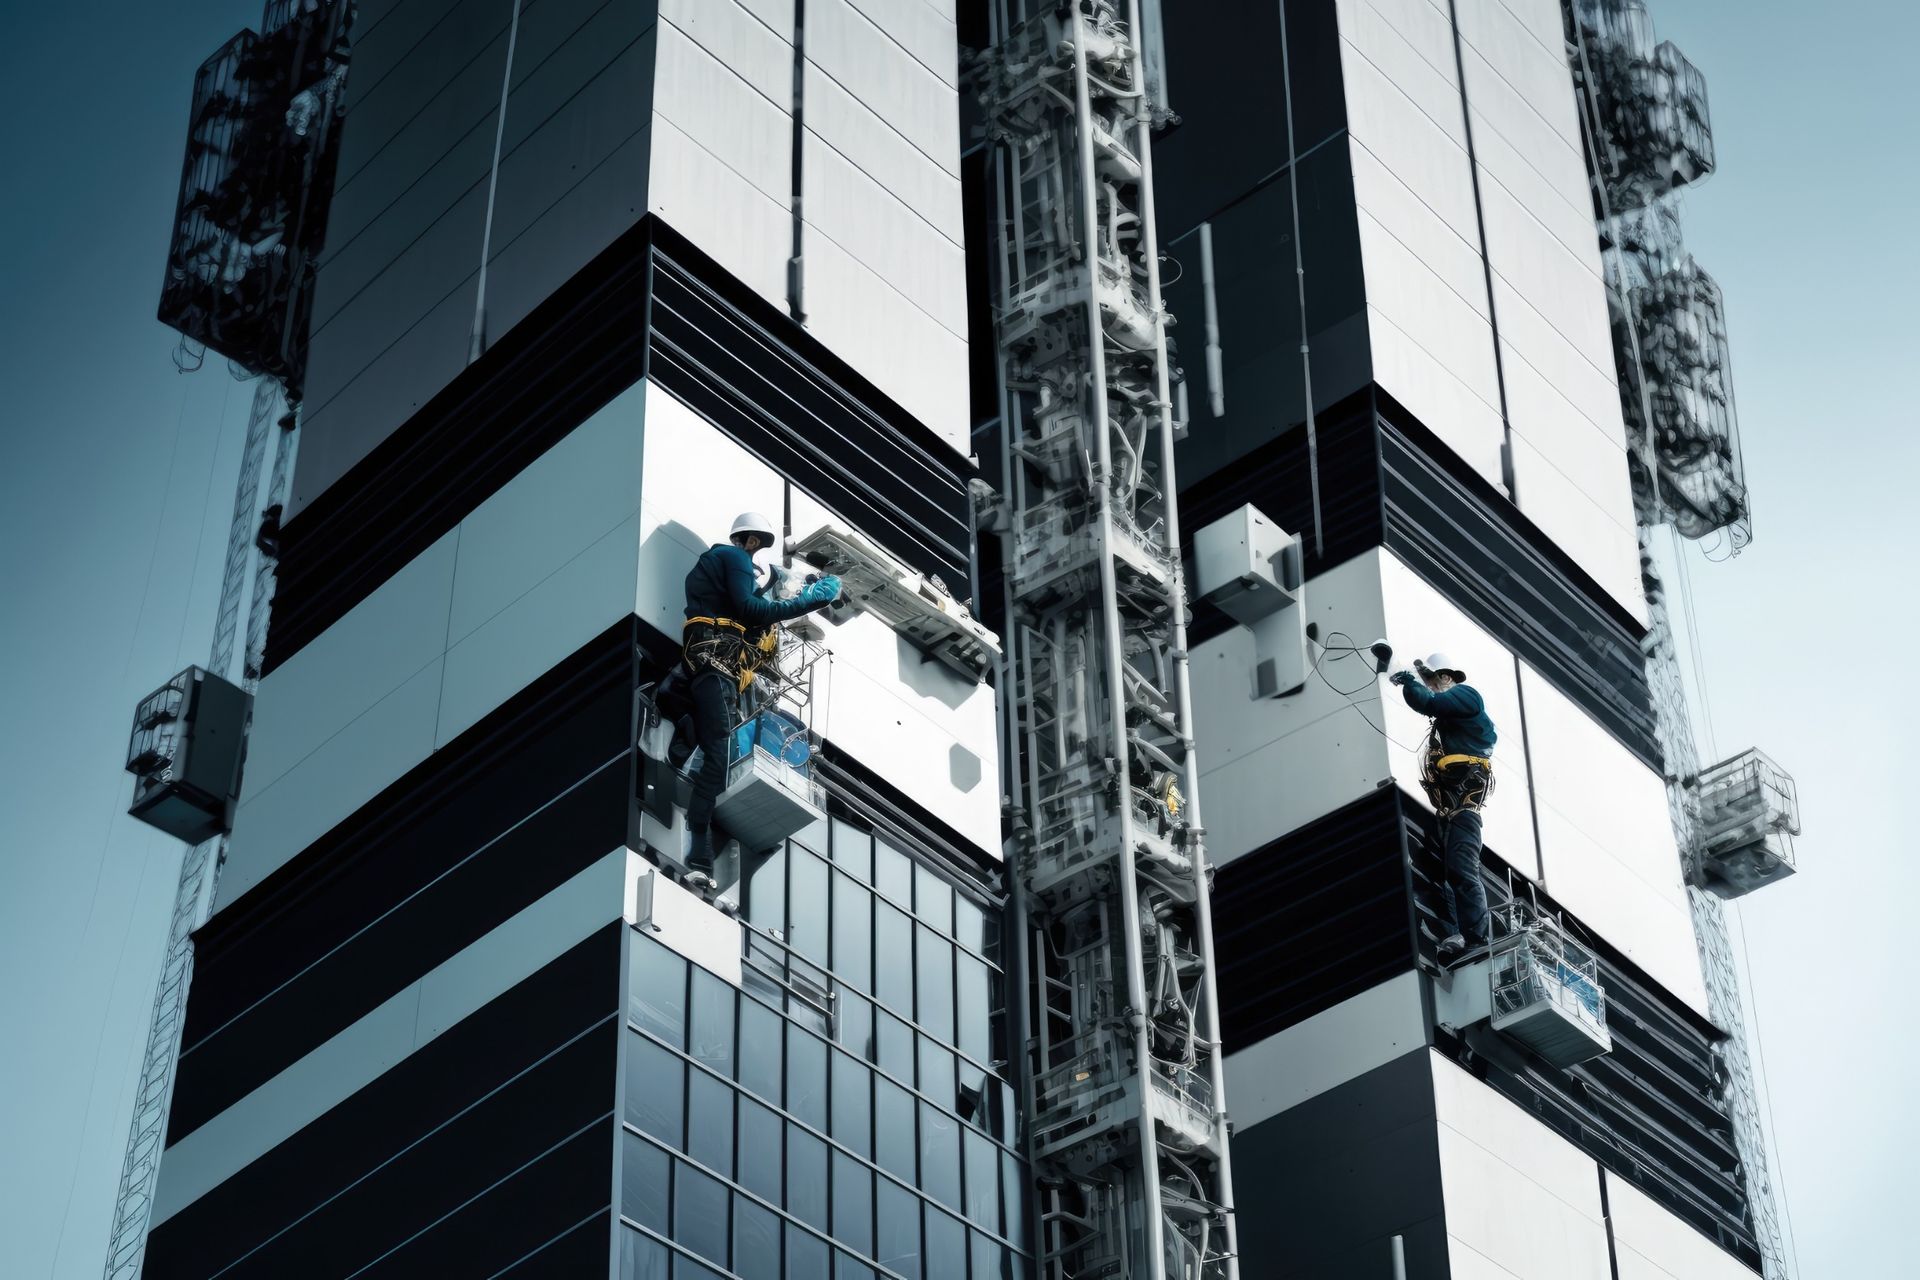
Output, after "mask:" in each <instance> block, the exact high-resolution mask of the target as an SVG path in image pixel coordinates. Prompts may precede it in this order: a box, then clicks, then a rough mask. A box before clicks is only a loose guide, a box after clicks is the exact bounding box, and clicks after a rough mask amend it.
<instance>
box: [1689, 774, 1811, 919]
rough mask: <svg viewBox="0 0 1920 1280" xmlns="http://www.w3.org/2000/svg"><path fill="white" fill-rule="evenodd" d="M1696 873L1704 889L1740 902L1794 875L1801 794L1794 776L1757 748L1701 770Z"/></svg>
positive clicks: (1695, 858) (1695, 785)
mask: <svg viewBox="0 0 1920 1280" xmlns="http://www.w3.org/2000/svg"><path fill="white" fill-rule="evenodd" d="M1694 788H1695V791H1696V793H1697V795H1698V799H1699V809H1700V817H1699V821H1698V824H1697V828H1696V840H1697V841H1698V845H1697V848H1696V850H1695V857H1694V874H1695V877H1696V880H1697V882H1698V883H1699V884H1700V886H1701V887H1702V888H1705V889H1709V890H1711V891H1712V892H1714V893H1716V894H1718V895H1719V896H1721V897H1722V898H1737V897H1740V896H1742V895H1743V894H1748V893H1751V892H1753V891H1754V890H1755V889H1758V888H1759V887H1760V886H1762V885H1764V884H1769V883H1771V882H1772V881H1775V880H1784V879H1786V878H1787V877H1788V876H1790V875H1792V874H1793V873H1794V871H1795V869H1796V868H1795V864H1794V854H1793V837H1795V836H1797V835H1799V834H1800V795H1799V792H1798V791H1797V790H1796V789H1795V787H1794V784H1793V778H1792V777H1791V776H1789V775H1788V773H1787V771H1786V770H1785V769H1782V768H1781V767H1780V766H1779V765H1777V764H1775V763H1774V762H1773V761H1772V760H1770V759H1768V758H1767V756H1766V755H1765V754H1764V753H1763V752H1761V751H1760V750H1758V749H1757V748H1756V749H1749V750H1747V751H1743V752H1741V753H1740V754H1739V755H1737V756H1733V757H1731V758H1730V759H1726V760H1722V761H1721V762H1720V763H1719V764H1716V765H1714V766H1713V767H1711V768H1708V769H1703V770H1701V771H1700V777H1699V779H1698V781H1697V782H1695V784H1694Z"/></svg>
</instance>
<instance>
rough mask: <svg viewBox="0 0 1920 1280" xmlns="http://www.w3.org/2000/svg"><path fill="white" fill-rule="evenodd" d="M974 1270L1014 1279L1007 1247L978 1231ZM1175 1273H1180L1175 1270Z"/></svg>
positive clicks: (990, 1279) (978, 1278)
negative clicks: (1009, 1264) (1008, 1264)
mask: <svg viewBox="0 0 1920 1280" xmlns="http://www.w3.org/2000/svg"><path fill="white" fill-rule="evenodd" d="M968 1257H969V1258H970V1259H971V1260H972V1264H973V1270H972V1271H971V1272H969V1273H968V1274H969V1280H1012V1272H1011V1270H1010V1269H1009V1267H1008V1266H1007V1263H1008V1257H1007V1248H1006V1246H1005V1245H1003V1244H1001V1243H1000V1242H999V1241H997V1240H989V1239H987V1237H985V1236H983V1235H981V1234H980V1233H979V1232H978V1231H976V1232H974V1233H973V1247H972V1249H970V1250H969V1251H968ZM1175 1274H1176V1275H1177V1274H1179V1273H1178V1272H1175Z"/></svg>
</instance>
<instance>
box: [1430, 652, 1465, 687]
mask: <svg viewBox="0 0 1920 1280" xmlns="http://www.w3.org/2000/svg"><path fill="white" fill-rule="evenodd" d="M1421 665H1422V666H1424V667H1425V668H1426V669H1427V670H1429V671H1431V672H1433V673H1434V674H1436V675H1443V676H1452V677H1453V680H1454V683H1455V684H1465V683H1466V682H1467V673H1466V672H1464V671H1462V670H1461V669H1460V668H1458V667H1456V666H1454V665H1453V659H1452V658H1449V657H1448V656H1447V655H1446V654H1444V653H1430V654H1428V655H1427V660H1426V661H1425V662H1424V663H1422V664H1421Z"/></svg>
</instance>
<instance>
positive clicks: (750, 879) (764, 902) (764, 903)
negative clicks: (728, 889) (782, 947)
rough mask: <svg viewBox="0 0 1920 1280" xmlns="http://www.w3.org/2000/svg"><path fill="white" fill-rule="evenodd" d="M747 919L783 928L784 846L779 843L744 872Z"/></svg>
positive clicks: (784, 924) (763, 924) (784, 927)
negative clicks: (750, 868) (755, 864)
mask: <svg viewBox="0 0 1920 1280" xmlns="http://www.w3.org/2000/svg"><path fill="white" fill-rule="evenodd" d="M746 912H747V919H748V920H750V921H752V922H753V923H754V924H757V925H759V926H760V927H761V928H762V929H768V930H773V931H776V932H778V933H781V934H785V933H786V931H787V848H786V846H785V845H781V846H780V847H779V848H778V849H775V850H774V851H773V852H772V853H770V854H768V855H767V856H766V858H765V859H763V860H762V861H761V862H760V863H759V864H758V865H757V866H755V867H754V868H753V870H752V871H750V872H748V873H747V900H746Z"/></svg>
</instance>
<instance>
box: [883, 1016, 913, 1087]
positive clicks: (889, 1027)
mask: <svg viewBox="0 0 1920 1280" xmlns="http://www.w3.org/2000/svg"><path fill="white" fill-rule="evenodd" d="M877 1056H878V1061H879V1064H880V1069H881V1070H882V1071H884V1072H886V1073H887V1074H888V1075H890V1076H893V1077H894V1078H895V1079H898V1080H904V1081H906V1082H907V1083H908V1084H912V1083H913V1028H912V1027H910V1026H908V1025H907V1024H906V1023H904V1022H902V1021H900V1019H898V1018H896V1017H894V1016H893V1015H892V1014H890V1013H883V1014H881V1015H880V1052H879V1054H878V1055H877Z"/></svg>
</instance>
